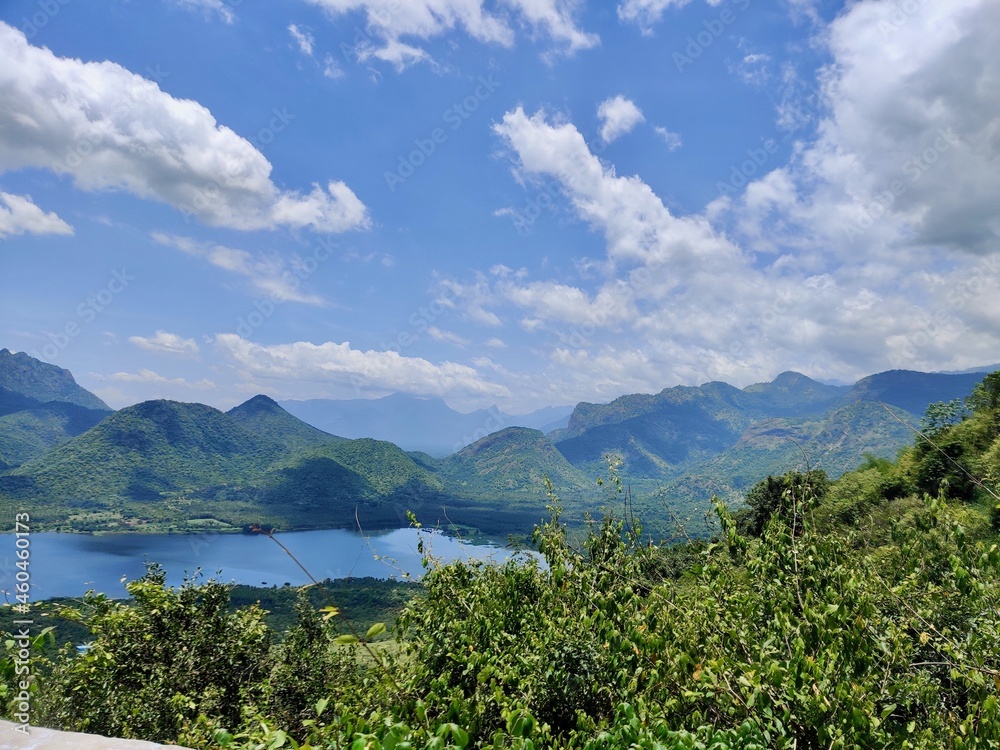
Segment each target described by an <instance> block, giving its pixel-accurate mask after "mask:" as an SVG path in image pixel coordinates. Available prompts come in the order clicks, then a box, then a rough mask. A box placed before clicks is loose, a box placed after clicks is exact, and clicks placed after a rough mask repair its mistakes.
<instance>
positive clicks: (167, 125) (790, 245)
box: [0, 0, 1000, 413]
mask: <svg viewBox="0 0 1000 750" xmlns="http://www.w3.org/2000/svg"><path fill="white" fill-rule="evenodd" d="M998 45H1000V5H998V4H997V3H995V2H988V1H987V0H933V1H932V0H924V1H923V2H921V1H920V0H899V2H885V1H884V0H878V1H875V0H861V1H860V2H855V3H850V4H846V5H845V4H843V3H839V2H821V1H812V0H782V1H780V2H779V1H777V0H775V1H774V2H767V3H765V2H763V1H762V0H711V1H704V0H620V1H619V2H618V3H617V4H614V3H611V2H608V3H596V2H589V3H585V2H582V1H581V2H570V1H567V0H499V1H497V2H493V1H492V0H491V1H488V2H484V0H290V1H289V2H283V3H262V2H249V1H247V2H242V1H240V0H149V1H148V2H135V1H132V2H126V1H124V0H108V1H106V2H96V1H95V2H86V3H85V2H82V0H33V1H32V2H28V1H24V2H22V1H20V0H11V1H9V2H6V3H4V4H3V5H2V6H0V305H2V307H0V314H2V317H0V345H2V346H6V347H8V348H10V349H12V350H15V351H26V352H28V353H31V354H33V355H34V356H38V357H40V358H41V359H44V360H46V361H49V362H53V363H55V364H58V365H60V366H62V367H66V368H68V369H70V370H71V371H72V372H73V373H74V375H75V376H76V377H77V380H78V381H79V382H80V383H81V384H83V385H84V386H85V387H87V388H89V389H91V390H93V391H94V392H96V393H97V394H99V395H100V396H102V397H103V398H104V399H105V400H106V401H107V402H108V403H109V404H111V405H112V406H115V407H121V406H125V405H127V404H130V403H135V402H137V401H141V400H145V399H149V398H174V399H178V400H188V401H202V402H205V403H209V404H213V405H216V406H219V407H222V408H227V407H230V406H232V405H235V404H237V403H239V402H241V401H243V400H245V399H246V398H248V397H250V396H252V395H253V394H255V393H259V392H264V393H268V394H270V395H272V396H274V397H275V398H321V397H330V398H358V397H366V398H367V397H377V396H382V395H385V394H388V393H392V392H404V393H410V394H413V395H418V396H439V397H443V398H444V399H445V400H446V401H448V403H449V404H451V405H452V406H454V407H456V408H459V409H462V410H471V409H473V408H477V407H485V406H488V405H490V404H494V403H495V404H499V405H500V406H501V407H502V408H503V409H504V410H506V411H508V412H512V413H517V412H524V411H528V410H531V409H534V408H537V407H540V406H544V405H549V404H571V403H576V402H577V401H581V400H587V401H607V400H610V399H612V398H614V397H615V396H617V395H620V394H622V393H627V392H655V391H659V390H660V389H662V388H664V387H667V386H672V385H677V384H681V383H683V384H698V383H702V382H705V381H708V380H726V381H728V382H731V383H733V384H736V385H741V386H742V385H747V384H749V383H752V382H759V381H763V380H770V379H771V378H773V377H774V376H775V375H777V374H778V373H780V372H782V371H784V370H789V369H793V370H798V371H800V372H804V373H806V374H808V375H810V376H812V377H815V378H818V379H822V380H828V381H837V382H851V381H853V380H855V379H857V378H859V377H861V376H864V375H866V374H870V373H872V372H877V371H882V370H887V369H891V368H909V369H924V370H936V369H962V368H965V367H972V366H978V365H983V364H988V363H993V362H996V361H998V360H1000V303H998V302H997V300H998V299H1000V242H998V237H1000V219H998V218H997V217H998V214H997V208H996V207H997V206H998V205H1000V169H998V167H1000V164H998V161H1000V159H998V153H1000V57H998V56H997V55H996V49H997V48H998Z"/></svg>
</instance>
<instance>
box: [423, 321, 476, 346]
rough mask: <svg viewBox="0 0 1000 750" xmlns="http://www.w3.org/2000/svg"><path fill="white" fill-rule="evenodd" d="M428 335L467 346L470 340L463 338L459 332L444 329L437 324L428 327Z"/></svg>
mask: <svg viewBox="0 0 1000 750" xmlns="http://www.w3.org/2000/svg"><path fill="white" fill-rule="evenodd" d="M427 335H428V336H430V337H431V338H432V339H434V340H435V341H441V342H444V343H448V344H455V345H456V346H466V345H467V344H468V343H469V341H468V339H463V338H462V337H461V336H459V335H458V334H457V333H454V332H452V331H442V330H441V329H440V328H438V327H437V326H430V327H429V328H428V329H427Z"/></svg>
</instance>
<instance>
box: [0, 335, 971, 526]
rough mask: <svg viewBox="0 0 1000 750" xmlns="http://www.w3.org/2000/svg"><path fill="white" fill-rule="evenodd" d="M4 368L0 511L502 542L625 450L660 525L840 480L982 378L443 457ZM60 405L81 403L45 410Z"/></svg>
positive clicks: (661, 403)
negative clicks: (805, 473)
mask: <svg viewBox="0 0 1000 750" xmlns="http://www.w3.org/2000/svg"><path fill="white" fill-rule="evenodd" d="M0 373H3V375H2V377H3V379H2V382H3V383H6V386H3V387H0V512H7V511H14V510H16V509H17V508H24V507H30V508H31V509H32V515H33V518H34V519H35V520H36V522H37V523H39V524H40V525H41V527H43V528H61V529H72V530H110V529H125V528H137V529H143V530H150V531H154V530H155V531H163V530H173V531H190V530H193V529H195V528H206V527H207V528H213V527H215V528H223V529H225V528H239V527H241V526H247V525H251V524H271V525H274V526H278V527H281V528H329V527H338V526H339V527H353V526H355V525H356V524H358V523H360V524H361V525H362V527H363V528H366V529H373V528H385V527H394V526H400V525H405V524H406V523H407V520H406V513H407V511H411V510H412V511H414V512H416V513H417V515H418V518H420V520H421V521H422V522H423V523H425V524H436V523H441V524H455V525H458V526H459V527H462V528H467V529H470V530H471V529H475V530H479V531H483V532H485V533H491V534H501V533H502V534H506V533H518V532H521V533H523V531H524V530H525V529H526V528H530V527H531V525H532V524H533V523H534V522H536V521H538V520H539V519H540V518H541V517H543V516H545V504H546V493H545V480H546V479H548V480H550V481H551V482H552V484H553V488H554V490H555V492H556V494H557V495H558V496H559V497H560V499H561V501H562V503H563V504H564V506H565V508H566V510H567V512H568V516H567V517H568V518H570V519H574V518H576V519H578V518H580V517H582V513H583V511H586V510H594V509H596V508H597V507H598V506H599V505H601V504H602V502H604V501H605V500H606V498H605V497H604V496H603V495H602V491H600V490H598V488H597V487H596V483H595V479H596V478H597V477H598V476H605V477H607V475H608V465H607V457H608V456H609V455H613V456H616V457H618V458H620V459H621V463H620V466H619V468H618V472H619V474H620V475H621V476H622V478H623V480H624V481H625V482H626V483H627V484H628V485H629V486H631V487H632V489H633V490H634V498H635V500H636V507H637V508H638V509H639V510H640V511H641V513H642V515H643V516H644V517H645V518H646V520H647V521H648V522H649V524H650V526H651V527H656V525H657V524H658V523H660V522H663V521H665V520H667V518H668V516H669V513H667V512H666V511H667V509H668V508H669V510H670V512H671V513H674V514H675V515H678V514H679V515H681V516H683V517H685V518H686V517H689V516H694V515H700V514H701V512H702V511H703V510H704V508H705V506H706V503H707V501H708V499H709V498H710V497H711V495H713V494H719V495H722V496H726V497H729V498H735V499H739V498H740V497H741V496H742V494H743V493H744V492H745V491H746V490H747V489H748V488H749V487H750V486H752V485H753V484H754V483H756V482H757V481H759V480H760V479H762V478H764V477H766V476H767V475H768V474H780V473H784V472H785V471H788V470H789V469H793V468H800V469H806V468H823V469H825V470H826V471H827V473H828V474H830V475H831V476H838V475H839V474H841V473H843V472H845V471H847V470H849V469H852V468H854V467H855V466H857V465H858V464H859V463H860V462H861V461H862V460H863V459H864V456H865V455H866V454H873V455H875V456H880V457H892V456H894V455H895V453H896V451H897V450H898V449H899V448H900V447H902V446H904V445H907V444H909V442H910V440H911V432H910V429H909V427H908V425H915V424H917V423H918V422H919V419H920V416H921V415H922V414H923V412H924V410H925V409H926V407H927V405H928V404H930V403H932V402H935V401H950V400H952V399H955V398H961V397H963V396H965V395H967V394H968V393H969V392H970V391H971V390H972V387H973V385H974V384H975V383H976V382H978V381H979V380H980V379H981V373H975V374H955V375H947V374H926V373H916V372H906V371H892V372H887V373H880V374H878V375H873V376H871V377H869V378H865V379H864V380H862V381H859V383H857V384H856V385H855V386H853V387H847V386H832V385H825V384H823V383H819V382H817V381H815V380H812V379H810V378H808V377H806V376H804V375H801V374H798V373H793V372H786V373H782V374H781V375H779V376H778V377H777V378H775V379H774V380H773V381H772V382H770V383H758V384H755V385H751V386H748V387H747V388H743V389H738V388H735V387H733V386H731V385H728V384H726V383H720V382H712V383H706V384H704V385H702V386H700V387H690V386H678V387H675V388H667V389H664V390H663V391H661V392H660V393H657V394H632V395H627V396H622V397H620V398H618V399H615V400H614V401H612V402H611V403H609V404H590V403H581V404H579V405H578V406H577V407H576V409H575V410H574V411H573V414H572V415H571V416H570V418H569V420H568V424H567V426H566V427H565V428H564V429H559V430H556V431H554V432H552V433H550V434H549V435H545V434H544V433H542V432H541V431H539V430H536V429H529V428H524V427H508V428H505V429H501V430H499V431H498V432H494V433H492V434H490V435H488V436H486V437H484V438H482V439H479V440H477V441H475V442H473V443H472V444H470V445H468V446H466V447H464V448H462V449H461V450H459V451H458V452H456V453H453V454H452V455H450V456H447V457H445V458H433V457H431V456H430V455H428V454H426V453H420V452H409V453H408V452H405V451H404V450H403V449H401V448H400V447H398V446H397V445H395V444H393V443H390V442H386V441H381V440H375V439H372V438H358V439H348V438H344V437H338V436H336V435H331V434H328V433H326V432H323V431H322V430H319V429H317V428H315V427H312V426H310V425H308V424H306V423H305V422H303V421H301V420H300V419H297V418H296V417H294V416H293V415H291V414H289V413H288V412H287V411H285V410H284V409H283V408H282V407H281V406H280V405H279V404H278V403H276V402H275V401H274V400H272V399H270V398H268V397H267V396H263V395H261V396H255V397H253V398H251V399H249V400H248V401H247V402H245V403H243V404H241V405H240V406H237V407H235V408H234V409H231V410H230V411H228V412H222V411H219V410H218V409H214V408H212V407H209V406H205V405H203V404H188V403H178V402H174V401H147V402H144V403H141V404H136V405H135V406H131V407H128V408H126V409H122V410H120V411H118V412H115V413H110V414H109V412H108V411H107V410H105V409H94V408H90V407H88V406H85V405H83V404H80V403H77V402H79V401H82V402H84V404H94V403H98V404H102V403H103V402H101V401H100V400H99V399H97V398H96V397H94V396H92V394H88V393H87V392H86V391H84V390H83V389H81V388H80V387H79V386H77V385H76V384H75V382H74V381H73V379H72V376H71V375H70V374H69V373H68V372H66V371H65V370H60V369H59V368H55V367H53V366H51V365H45V364H44V363H40V362H37V361H36V360H32V359H31V358H30V357H27V356H26V355H12V354H10V353H9V352H7V351H6V350H4V351H3V353H2V354H0ZM15 387H16V389H17V390H15ZM50 396H58V398H61V399H75V401H66V400H63V401H57V400H51V399H50V400H49V401H46V402H42V401H40V400H39V398H48V397H50ZM88 397H89V398H88ZM882 403H884V404H887V405H889V407H890V408H891V409H892V410H893V412H892V413H890V412H889V411H887V410H886V408H884V407H883V406H882V405H881V404H882ZM4 410H5V411H4ZM616 502H617V501H616ZM664 506H666V507H664ZM8 515H9V513H8Z"/></svg>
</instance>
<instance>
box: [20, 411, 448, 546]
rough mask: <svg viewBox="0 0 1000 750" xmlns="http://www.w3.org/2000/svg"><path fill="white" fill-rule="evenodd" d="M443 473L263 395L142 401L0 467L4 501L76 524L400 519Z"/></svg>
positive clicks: (434, 494) (426, 498)
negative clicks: (227, 401) (332, 429)
mask: <svg viewBox="0 0 1000 750" xmlns="http://www.w3.org/2000/svg"><path fill="white" fill-rule="evenodd" d="M443 497H445V495H444V486H443V482H442V480H441V479H440V478H439V477H437V476H436V474H435V473H434V471H433V469H431V468H428V467H427V466H425V465H422V464H421V463H418V462H417V461H416V460H414V458H413V457H411V456H410V455H409V454H407V453H405V452H404V451H402V450H401V449H400V448H398V447H397V446H395V445H393V444H392V443H386V442H383V441H378V440H371V439H367V438H364V439H358V440H347V439H346V438H342V437H337V436H334V435H328V434H327V433H324V432H322V431H320V430H317V429H315V428H314V427H311V426H309V425H307V424H305V423H303V422H301V421H300V420H298V419H296V418H295V417H293V416H292V415H291V414H288V413H287V412H286V411H284V410H283V409H282V408H281V407H280V406H278V404H277V403H275V402H274V401H273V400H271V399H270V398H267V397H266V396H256V397H254V398H252V399H250V400H249V401H247V402H246V403H244V404H241V405H240V406H238V407H236V408H235V409H232V410H230V411H229V412H226V413H224V412H221V411H219V410H218V409H214V408H212V407H210V406H205V405H204V404H189V403H179V402H176V401H146V402H143V403H141V404H136V405H135V406H130V407H128V408H126V409H122V410H120V411H118V412H115V413H114V414H112V415H111V416H109V417H107V418H106V419H104V420H103V421H102V422H101V423H100V424H98V425H96V426H94V427H92V428H91V429H89V430H87V431H86V432H84V433H83V434H81V435H79V436H78V437H76V438H74V439H72V440H70V441H68V442H66V443H64V444H62V445H59V446H57V447H55V448H53V449H52V450H50V451H49V452H48V453H46V454H45V455H44V456H41V457H39V458H35V459H33V460H31V461H28V462H27V463H25V464H24V465H22V466H20V467H18V468H16V469H14V470H12V471H8V472H6V473H5V474H2V475H0V505H10V506H18V507H25V506H26V505H30V507H31V508H32V515H33V517H34V518H35V519H36V520H37V521H39V522H41V523H44V524H46V525H47V526H52V525H56V526H59V527H66V528H72V529H75V530H108V529H116V528H117V529H121V528H144V529H148V530H164V529H172V530H182V529H187V530H191V528H192V524H193V526H196V527H197V526H208V527H212V526H216V527H240V526H245V525H249V524H261V523H263V524H272V525H276V526H280V527H282V528H318V527H334V526H354V525H355V523H356V520H355V513H356V512H357V513H358V516H359V519H360V520H363V521H364V522H365V524H366V525H368V526H371V527H373V528H375V527H385V526H387V525H388V526H396V525H405V523H406V511H407V510H408V509H410V508H411V507H412V508H414V509H419V508H422V507H423V505H424V503H431V507H439V506H440V502H438V501H439V500H440V499H441V498H443Z"/></svg>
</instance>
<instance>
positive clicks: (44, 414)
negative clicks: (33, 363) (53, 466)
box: [0, 401, 108, 472]
mask: <svg viewBox="0 0 1000 750" xmlns="http://www.w3.org/2000/svg"><path fill="white" fill-rule="evenodd" d="M33 403H34V405H33V406H30V407H29V408H25V409H20V410H18V411H14V412H11V413H7V414H4V415H3V416H0V472H3V471H7V470H8V469H13V468H16V467H17V466H20V465H21V464H23V463H24V462H25V461H30V460H31V459H33V458H37V457H38V456H41V455H42V454H44V453H46V452H47V451H48V450H50V449H52V448H54V447H55V446H57V445H60V444H62V443H65V442H66V441H68V440H69V439H70V438H72V437H75V436H76V435H79V434H81V433H83V432H86V431H87V430H89V429H90V428H91V427H93V426H94V425H96V424H97V423H98V422H100V421H101V420H102V419H104V418H105V417H106V416H107V415H108V412H106V411H103V410H100V409H87V408H85V407H83V406H78V405H76V404H68V403H63V402H59V401H49V402H48V403H45V404H39V403H38V402H33Z"/></svg>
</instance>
